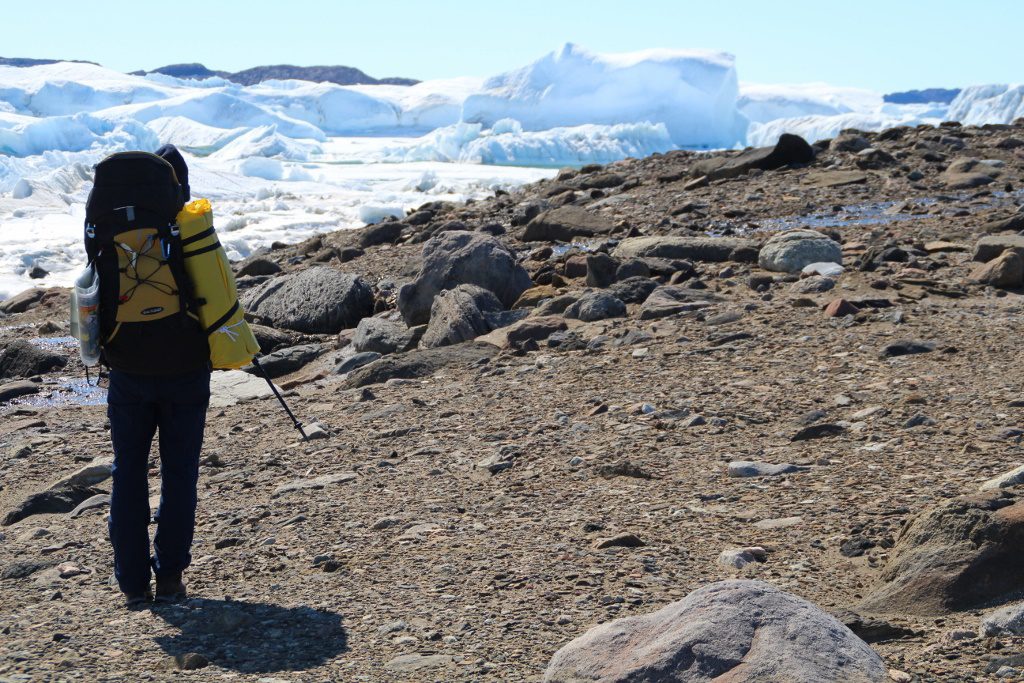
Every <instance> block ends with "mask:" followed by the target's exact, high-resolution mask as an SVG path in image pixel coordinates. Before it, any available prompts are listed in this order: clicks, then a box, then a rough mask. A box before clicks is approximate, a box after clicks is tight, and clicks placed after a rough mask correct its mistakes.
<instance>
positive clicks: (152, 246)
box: [85, 145, 198, 344]
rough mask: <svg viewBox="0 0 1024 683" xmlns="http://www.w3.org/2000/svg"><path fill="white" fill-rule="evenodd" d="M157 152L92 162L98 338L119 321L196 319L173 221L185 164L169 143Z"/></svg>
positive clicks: (89, 209)
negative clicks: (176, 317) (98, 311)
mask: <svg viewBox="0 0 1024 683" xmlns="http://www.w3.org/2000/svg"><path fill="white" fill-rule="evenodd" d="M159 152H160V153H161V154H162V155H163V156H160V155H158V154H151V153H149V152H119V153H117V154H113V155H111V156H109V157H107V158H106V159H104V160H103V161H101V162H100V163H98V164H97V165H96V167H95V171H96V174H95V181H94V185H93V189H92V191H91V192H90V193H89V199H88V201H87V202H86V206H85V251H86V255H87V258H88V260H89V262H90V263H93V264H95V266H96V269H97V273H98V274H99V279H100V333H101V337H100V339H101V343H102V344H106V343H108V342H110V341H111V340H112V339H113V338H114V336H115V335H117V334H118V333H119V330H120V329H121V328H122V326H123V325H128V326H137V325H145V324H146V323H149V322H153V321H157V320H164V319H165V318H168V317H169V316H172V315H191V316H192V317H195V311H196V310H197V305H198V302H196V300H195V297H194V295H193V292H192V287H191V282H190V280H189V278H188V275H187V274H186V272H185V267H184V259H183V257H182V244H181V239H180V237H179V235H178V231H177V227H176V225H175V223H176V219H177V215H178V213H179V212H180V211H181V209H182V207H183V206H184V205H185V202H186V201H187V200H188V198H189V187H188V170H187V167H186V166H185V161H184V159H183V158H182V157H181V155H180V154H179V153H178V150H177V149H175V148H174V147H173V146H171V145H167V146H165V147H163V148H161V149H160V150H159ZM164 157H167V158H164ZM176 166H177V167H178V168H177V170H176V168H175V167H176ZM179 173H180V174H181V175H180V176H179ZM181 176H183V177H184V178H182V177H181Z"/></svg>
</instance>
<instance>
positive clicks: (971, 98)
mask: <svg viewBox="0 0 1024 683" xmlns="http://www.w3.org/2000/svg"><path fill="white" fill-rule="evenodd" d="M1021 117H1024V85H975V86H971V87H969V88H964V89H963V90H961V91H960V94H959V95H957V96H956V98H954V100H953V101H952V102H950V104H949V118H951V119H953V120H956V121H960V122H962V123H966V124H968V125H981V124H984V123H1012V122H1013V121H1014V120H1015V119H1018V118H1021Z"/></svg>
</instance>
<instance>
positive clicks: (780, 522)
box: [754, 517, 804, 529]
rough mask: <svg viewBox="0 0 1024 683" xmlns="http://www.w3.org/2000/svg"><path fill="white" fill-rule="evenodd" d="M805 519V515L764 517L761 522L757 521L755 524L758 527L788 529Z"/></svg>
mask: <svg viewBox="0 0 1024 683" xmlns="http://www.w3.org/2000/svg"><path fill="white" fill-rule="evenodd" d="M803 521H804V518H803V517H777V518H775V519H762V520H761V521H760V522H755V523H754V526H755V527H757V528H758V529H786V528H788V527H791V526H796V525H798V524H800V523H802V522H803Z"/></svg>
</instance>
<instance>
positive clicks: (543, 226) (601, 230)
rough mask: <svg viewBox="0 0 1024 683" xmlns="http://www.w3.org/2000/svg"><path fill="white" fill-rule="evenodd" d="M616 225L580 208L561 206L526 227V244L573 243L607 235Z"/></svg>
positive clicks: (546, 212) (541, 215)
mask: <svg viewBox="0 0 1024 683" xmlns="http://www.w3.org/2000/svg"><path fill="white" fill-rule="evenodd" d="M613 230H615V224H614V223H612V222H611V221H610V220H608V219H607V218H605V217H604V216H601V215H599V214H596V213H592V212H590V211H587V210H586V209H581V208H580V207H578V206H560V207H558V208H557V209H552V210H550V211H545V212H544V213H542V214H540V215H539V216H537V217H536V218H534V219H533V220H531V221H530V222H529V223H528V224H527V225H526V230H525V231H524V232H523V241H524V242H542V241H543V242H571V241H573V240H574V239H576V238H577V237H593V236H594V235H607V234H609V233H611V232H612V231H613Z"/></svg>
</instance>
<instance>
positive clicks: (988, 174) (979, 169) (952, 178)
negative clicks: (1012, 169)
mask: <svg viewBox="0 0 1024 683" xmlns="http://www.w3.org/2000/svg"><path fill="white" fill-rule="evenodd" d="M997 175H999V167H998V166H997V165H995V164H993V163H991V162H989V161H985V160H981V159H973V158H970V157H961V158H959V159H954V160H953V161H952V162H950V164H949V166H947V167H946V170H945V171H944V172H943V174H942V182H943V183H944V184H945V185H946V187H947V188H949V189H950V190H969V189H971V188H974V187H980V186H982V185H988V184H989V183H991V182H993V181H994V180H995V179H996V176H997Z"/></svg>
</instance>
